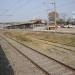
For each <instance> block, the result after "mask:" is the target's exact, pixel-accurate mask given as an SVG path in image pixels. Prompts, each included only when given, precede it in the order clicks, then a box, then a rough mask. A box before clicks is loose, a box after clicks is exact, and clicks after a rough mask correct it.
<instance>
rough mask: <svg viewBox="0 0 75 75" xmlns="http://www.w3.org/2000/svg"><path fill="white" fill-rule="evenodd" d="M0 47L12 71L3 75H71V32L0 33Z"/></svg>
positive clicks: (74, 57)
mask: <svg viewBox="0 0 75 75" xmlns="http://www.w3.org/2000/svg"><path fill="white" fill-rule="evenodd" d="M0 45H1V48H2V50H3V51H4V53H5V55H6V57H7V59H8V61H9V64H7V68H9V69H10V67H11V68H12V70H13V74H11V73H10V74H7V75H75V34H74V33H73V34H72V32H71V33H65V32H63V33H61V32H50V31H48V32H45V31H41V32H40V31H31V32H30V31H24V30H15V29H14V30H0ZM9 71H10V70H9ZM10 72H11V71H10ZM2 74H3V73H2ZM2 74H1V75H2ZM3 75H4V74H3Z"/></svg>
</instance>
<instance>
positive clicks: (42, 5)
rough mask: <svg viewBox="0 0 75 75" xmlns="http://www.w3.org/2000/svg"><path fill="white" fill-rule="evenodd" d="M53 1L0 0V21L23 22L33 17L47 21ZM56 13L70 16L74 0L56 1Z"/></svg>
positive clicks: (74, 3)
mask: <svg viewBox="0 0 75 75" xmlns="http://www.w3.org/2000/svg"><path fill="white" fill-rule="evenodd" d="M52 1H53V0H0V22H1V21H24V20H28V19H31V18H33V17H40V18H44V19H47V14H48V12H49V11H52V10H53V5H52V4H50V3H51V2H52ZM56 6H57V11H58V12H60V13H61V14H64V13H65V14H66V15H67V16H71V15H72V12H74V11H75V0H56Z"/></svg>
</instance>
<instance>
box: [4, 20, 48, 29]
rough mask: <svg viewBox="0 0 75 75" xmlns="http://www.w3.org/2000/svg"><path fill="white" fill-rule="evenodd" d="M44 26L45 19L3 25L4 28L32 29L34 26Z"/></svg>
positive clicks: (45, 23) (45, 24)
mask: <svg viewBox="0 0 75 75" xmlns="http://www.w3.org/2000/svg"><path fill="white" fill-rule="evenodd" d="M45 26H47V21H45V20H42V19H34V20H30V21H28V22H26V23H21V24H14V25H9V26H5V27H4V28H6V29H34V28H36V27H45Z"/></svg>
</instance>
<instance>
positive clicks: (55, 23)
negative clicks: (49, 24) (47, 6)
mask: <svg viewBox="0 0 75 75" xmlns="http://www.w3.org/2000/svg"><path fill="white" fill-rule="evenodd" d="M54 11H55V19H54V23H55V27H56V28H57V23H56V1H55V0H54Z"/></svg>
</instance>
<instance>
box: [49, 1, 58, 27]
mask: <svg viewBox="0 0 75 75" xmlns="http://www.w3.org/2000/svg"><path fill="white" fill-rule="evenodd" d="M50 4H53V6H54V25H55V28H57V22H56V0H53V2H52V3H50Z"/></svg>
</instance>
